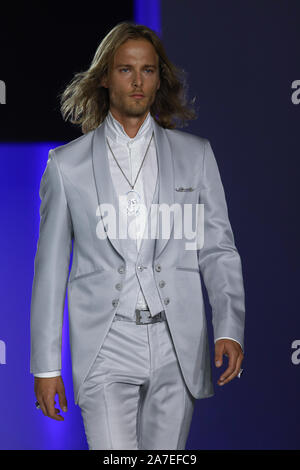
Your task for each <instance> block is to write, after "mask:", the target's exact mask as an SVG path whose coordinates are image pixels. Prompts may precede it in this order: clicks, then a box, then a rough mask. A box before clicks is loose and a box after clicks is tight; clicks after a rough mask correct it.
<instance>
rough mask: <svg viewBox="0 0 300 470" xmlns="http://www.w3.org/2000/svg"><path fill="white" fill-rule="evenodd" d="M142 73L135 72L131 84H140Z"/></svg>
mask: <svg viewBox="0 0 300 470" xmlns="http://www.w3.org/2000/svg"><path fill="white" fill-rule="evenodd" d="M142 82H143V80H142V74H141V73H140V72H136V73H135V74H134V76H133V84H134V85H137V86H140V85H141V84H142Z"/></svg>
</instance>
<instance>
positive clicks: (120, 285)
mask: <svg viewBox="0 0 300 470" xmlns="http://www.w3.org/2000/svg"><path fill="white" fill-rule="evenodd" d="M115 288H116V289H118V290H121V289H122V284H120V283H119V282H118V284H116V285H115Z"/></svg>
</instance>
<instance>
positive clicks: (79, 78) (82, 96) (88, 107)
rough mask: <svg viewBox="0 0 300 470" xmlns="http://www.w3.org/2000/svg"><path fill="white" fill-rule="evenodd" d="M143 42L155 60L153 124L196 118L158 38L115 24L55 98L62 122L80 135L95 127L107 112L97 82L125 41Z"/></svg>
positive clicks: (106, 100) (104, 95)
mask: <svg viewBox="0 0 300 470" xmlns="http://www.w3.org/2000/svg"><path fill="white" fill-rule="evenodd" d="M141 38H143V39H146V40H148V41H150V43H151V44H152V45H153V46H154V48H155V51H156V53H157V54H158V57H159V75H160V88H159V89H158V90H157V92H156V97H155V101H154V102H153V104H152V106H151V108H150V113H151V116H152V117H153V118H154V119H155V120H156V122H157V123H158V124H159V125H160V126H162V127H164V128H168V129H174V128H175V127H184V126H186V125H187V121H188V120H191V119H196V118H197V116H196V112H195V109H194V101H195V98H194V99H193V100H192V101H191V103H190V104H188V103H187V98H186V95H187V89H188V87H187V84H186V78H185V75H186V73H185V71H184V70H182V69H179V68H177V67H176V66H175V65H174V64H172V63H171V62H170V60H169V59H168V57H167V55H166V52H165V49H164V46H163V44H162V42H161V40H160V38H159V37H158V36H157V35H156V33H155V32H154V31H152V29H150V28H148V27H147V26H144V25H140V24H135V23H131V22H122V23H118V24H117V25H116V26H115V27H114V28H113V29H112V30H111V31H110V32H109V33H108V34H107V35H106V36H105V37H104V39H103V40H102V41H101V43H100V44H99V46H98V48H97V50H96V53H95V55H94V58H93V60H92V62H91V65H90V67H89V68H88V70H86V71H84V72H79V73H76V74H75V75H74V77H73V79H72V80H71V82H70V83H69V84H68V85H67V87H66V88H65V90H64V91H63V92H62V93H60V94H59V95H58V97H59V99H60V110H61V113H62V116H63V119H64V120H65V121H67V120H69V121H70V122H71V123H72V124H77V125H79V126H81V130H82V132H83V134H86V133H87V132H90V131H92V130H94V129H96V127H98V126H99V125H100V124H101V122H102V121H103V120H104V119H105V117H106V115H107V113H108V111H109V93H108V89H107V88H104V87H103V86H102V85H101V84H100V83H101V80H102V77H104V76H105V75H106V74H107V73H108V68H109V65H110V64H111V63H112V60H113V57H114V54H115V52H116V50H117V49H118V47H119V46H121V45H122V44H123V43H124V42H125V41H127V40H128V39H141Z"/></svg>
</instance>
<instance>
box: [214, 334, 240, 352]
mask: <svg viewBox="0 0 300 470" xmlns="http://www.w3.org/2000/svg"><path fill="white" fill-rule="evenodd" d="M218 339H231V340H232V341H235V342H236V343H239V345H240V346H241V348H242V351H243V347H242V345H241V343H240V342H239V341H237V340H236V339H234V338H229V337H228V336H220V337H219V338H216V339H215V343H216V341H218Z"/></svg>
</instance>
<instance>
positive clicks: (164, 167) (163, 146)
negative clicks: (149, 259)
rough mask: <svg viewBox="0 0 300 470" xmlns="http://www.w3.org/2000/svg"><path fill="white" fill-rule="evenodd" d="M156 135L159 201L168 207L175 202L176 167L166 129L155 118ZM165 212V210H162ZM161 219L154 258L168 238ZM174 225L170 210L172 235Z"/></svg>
mask: <svg viewBox="0 0 300 470" xmlns="http://www.w3.org/2000/svg"><path fill="white" fill-rule="evenodd" d="M154 135H155V143H156V152H157V161H158V177H159V194H158V203H159V207H160V206H161V205H162V204H166V205H167V208H169V206H172V205H173V204H174V168H173V159H172V153H171V147H170V143H169V140H168V138H167V136H166V131H165V130H164V128H163V127H161V126H160V125H159V124H157V123H156V121H155V120H154ZM161 214H163V211H162V212H161ZM161 219H162V216H160V217H159V220H158V234H159V236H158V238H157V240H156V247H155V255H154V258H158V256H159V255H160V253H161V252H162V250H163V249H164V247H165V245H166V244H167V242H168V238H165V239H163V238H161V237H160V234H161ZM173 225H174V216H173V211H170V236H171V233H172V228H173Z"/></svg>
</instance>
